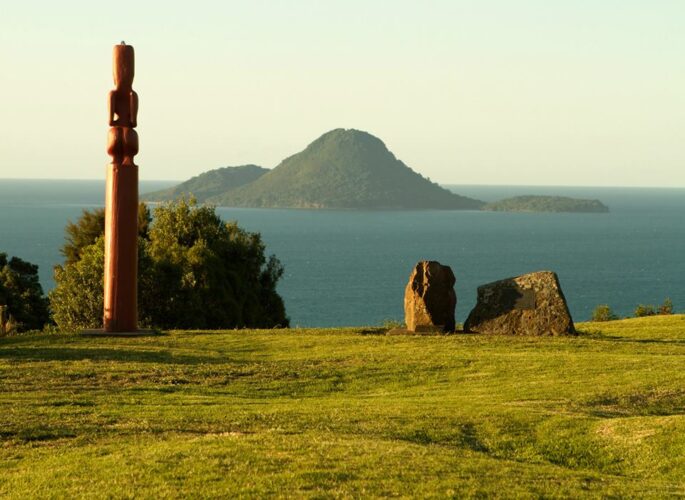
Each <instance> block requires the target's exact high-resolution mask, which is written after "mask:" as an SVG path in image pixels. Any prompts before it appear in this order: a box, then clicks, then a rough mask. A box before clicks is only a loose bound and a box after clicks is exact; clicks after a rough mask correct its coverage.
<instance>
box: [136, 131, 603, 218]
mask: <svg viewBox="0 0 685 500" xmlns="http://www.w3.org/2000/svg"><path fill="white" fill-rule="evenodd" d="M190 196H192V197H194V198H195V199H196V200H197V201H198V202H200V203H210V204H213V205H218V206H224V207H246V208H308V209H344V210H492V211H509V212H585V213H591V212H594V213H599V212H608V211H609V209H608V208H607V207H606V206H605V205H604V204H602V203H601V202H600V201H598V200H580V199H574V198H566V197H560V196H517V197H515V198H509V199H506V200H502V201H498V202H494V203H489V204H486V203H485V202H483V201H480V200H476V199H473V198H468V197H466V196H461V195H459V194H456V193H454V192H452V191H450V190H448V189H445V188H444V187H442V186H440V185H438V184H436V183H435V182H432V181H431V180H430V179H428V178H426V177H423V176H422V175H421V174H419V173H418V172H416V171H414V170H413V169H411V168H410V167H408V166H407V165H406V164H404V163H403V162H402V161H400V160H399V159H397V158H396V157H395V155H394V154H393V153H392V152H391V151H390V150H388V148H387V147H386V145H385V144H384V143H383V141H381V140H380V139H379V138H378V137H375V136H373V135H371V134H369V133H367V132H363V131H360V130H355V129H335V130H331V131H330V132H327V133H325V134H323V135H322V136H321V137H319V138H318V139H316V140H315V141H314V142H312V143H311V144H309V145H308V146H307V147H306V148H305V149H304V150H302V151H300V152H299V153H296V154H294V155H292V156H289V157H288V158H286V159H284V160H283V161H282V162H281V163H280V164H279V165H277V166H276V167H274V168H272V169H268V168H263V167H259V166H257V165H242V166H238V167H223V168H217V169H214V170H209V171H207V172H204V173H202V174H200V175H197V176H195V177H193V178H191V179H188V180H187V181H185V182H182V183H180V184H178V185H176V186H173V187H171V188H168V189H164V190H161V191H156V192H154V193H146V194H143V195H142V199H143V200H144V201H150V202H161V201H169V200H173V199H178V198H181V197H190Z"/></svg>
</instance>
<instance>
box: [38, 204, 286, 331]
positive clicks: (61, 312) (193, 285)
mask: <svg viewBox="0 0 685 500" xmlns="http://www.w3.org/2000/svg"><path fill="white" fill-rule="evenodd" d="M145 210H147V209H145ZM141 212H143V210H141ZM141 212H139V213H141ZM148 214H149V213H148ZM83 217H90V215H88V216H87V215H86V214H85V213H84V216H83ZM91 218H92V217H91ZM141 220H143V221H144V220H147V221H148V224H147V225H146V226H145V231H141V230H140V227H141V226H140V222H141ZM70 224H71V223H70ZM79 227H82V226H80V224H79V223H78V222H77V223H76V224H71V225H70V226H68V228H67V240H68V243H69V244H71V243H72V242H82V241H87V238H85V237H83V238H82V237H81V235H80V234H78V228H79ZM83 227H88V228H92V224H84V226H83ZM101 227H103V228H104V226H102V225H101ZM74 228H76V229H74ZM89 230H90V229H89ZM73 247H74V248H78V250H77V251H76V252H71V255H74V254H76V255H78V260H77V261H75V262H69V258H68V256H67V253H66V252H65V256H67V262H65V264H64V266H57V267H56V268H55V282H56V287H55V289H54V290H53V291H52V292H51V293H50V301H51V305H52V309H53V311H54V318H55V321H56V323H57V325H58V326H59V327H60V328H61V329H63V330H74V329H79V328H94V327H97V326H99V325H101V324H102V304H103V292H102V287H103V273H104V264H103V261H104V243H103V238H102V236H101V235H100V236H98V238H97V239H96V240H95V242H94V243H91V244H89V245H86V246H79V244H74V245H73ZM264 251H265V246H264V243H263V242H262V240H261V236H260V235H259V234H258V233H249V232H247V231H244V230H243V229H241V228H239V227H238V225H237V224H236V223H234V222H232V223H224V222H223V221H222V220H221V218H220V217H219V216H218V215H217V214H216V212H215V210H214V208H213V207H198V206H196V204H195V202H194V201H193V200H190V201H187V200H179V201H176V202H171V203H167V204H163V205H161V206H159V207H157V208H156V209H155V211H154V219H153V220H152V222H149V215H148V217H147V218H145V217H142V218H140V219H139V240H138V305H139V317H140V321H141V325H144V326H153V327H160V328H236V327H256V328H272V327H287V326H289V320H288V318H287V317H286V314H285V307H284V305H283V300H282V299H281V297H280V296H279V295H278V293H277V292H276V284H277V282H278V280H279V279H280V278H281V276H282V275H283V267H282V266H281V264H280V262H279V261H278V259H276V257H274V256H271V257H269V258H268V259H267V258H266V256H265V255H264Z"/></svg>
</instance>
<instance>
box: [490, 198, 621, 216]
mask: <svg viewBox="0 0 685 500" xmlns="http://www.w3.org/2000/svg"><path fill="white" fill-rule="evenodd" d="M483 210H489V211H492V212H569V213H607V212H609V207H607V206H606V205H605V204H604V203H602V202H601V201H599V200H583V199H579V198H569V197H566V196H535V195H526V196H514V197H512V198H506V199H504V200H500V201H495V202H493V203H488V204H487V205H485V206H484V207H483Z"/></svg>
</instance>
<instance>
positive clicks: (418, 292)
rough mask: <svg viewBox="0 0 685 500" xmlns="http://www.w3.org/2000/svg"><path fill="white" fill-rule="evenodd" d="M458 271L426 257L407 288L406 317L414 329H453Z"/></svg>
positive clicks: (434, 330)
mask: <svg viewBox="0 0 685 500" xmlns="http://www.w3.org/2000/svg"><path fill="white" fill-rule="evenodd" d="M454 283H455V279H454V274H453V273H452V269H450V268H449V267H448V266H443V265H442V264H440V263H439V262H435V261H428V260H422V261H421V262H419V263H418V264H416V267H414V270H413V271H412V273H411V275H410V276H409V283H407V288H406V289H405V291H404V321H405V323H406V324H407V330H409V331H411V332H419V333H422V332H453V331H454V308H455V307H456V306H457V295H456V294H455V293H454Z"/></svg>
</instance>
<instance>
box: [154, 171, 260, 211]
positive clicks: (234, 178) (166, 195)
mask: <svg viewBox="0 0 685 500" xmlns="http://www.w3.org/2000/svg"><path fill="white" fill-rule="evenodd" d="M268 171H269V169H267V168H263V167H258V166H257V165H242V166H240V167H223V168H217V169H214V170H210V171H208V172H204V173H202V174H200V175H197V176H195V177H193V178H191V179H188V180H187V181H185V182H182V183H181V184H179V185H177V186H174V187H171V188H168V189H162V190H160V191H155V192H153V193H144V194H142V195H141V196H140V197H141V199H142V200H144V201H166V200H173V199H176V198H180V197H182V196H188V195H190V194H192V195H193V196H194V197H195V198H196V199H197V201H199V202H205V201H207V199H208V198H210V197H212V196H216V195H218V194H222V193H226V192H228V191H231V190H232V189H235V188H238V187H240V186H243V185H245V184H249V183H251V182H253V181H255V180H257V179H259V178H260V177H261V176H262V175H264V174H266V173H267V172H268Z"/></svg>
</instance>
